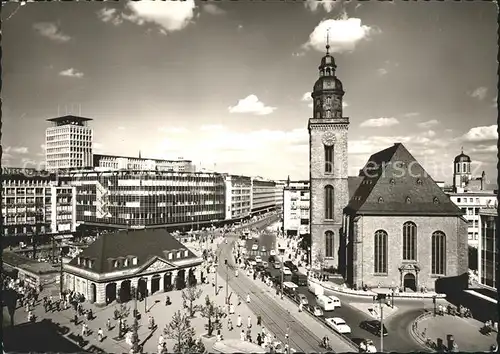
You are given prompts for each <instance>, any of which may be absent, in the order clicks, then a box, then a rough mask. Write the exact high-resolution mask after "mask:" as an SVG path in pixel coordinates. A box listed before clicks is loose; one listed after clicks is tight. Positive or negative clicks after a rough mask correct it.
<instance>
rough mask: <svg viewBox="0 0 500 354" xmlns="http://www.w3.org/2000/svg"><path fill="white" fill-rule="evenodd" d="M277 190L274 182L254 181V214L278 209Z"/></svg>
mask: <svg viewBox="0 0 500 354" xmlns="http://www.w3.org/2000/svg"><path fill="white" fill-rule="evenodd" d="M275 189H276V183H275V182H274V181H264V180H260V179H253V180H252V213H256V212H260V211H265V210H271V209H275V208H276V197H275V193H276V192H275Z"/></svg>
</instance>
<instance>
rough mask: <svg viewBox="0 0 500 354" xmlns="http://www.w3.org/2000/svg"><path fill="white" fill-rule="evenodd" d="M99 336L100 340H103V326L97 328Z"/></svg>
mask: <svg viewBox="0 0 500 354" xmlns="http://www.w3.org/2000/svg"><path fill="white" fill-rule="evenodd" d="M97 338H98V339H99V342H102V339H103V338H104V332H103V331H102V328H101V327H99V329H98V330H97Z"/></svg>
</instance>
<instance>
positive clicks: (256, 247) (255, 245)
mask: <svg viewBox="0 0 500 354" xmlns="http://www.w3.org/2000/svg"><path fill="white" fill-rule="evenodd" d="M258 250H259V245H258V244H256V243H254V244H253V245H252V251H258Z"/></svg>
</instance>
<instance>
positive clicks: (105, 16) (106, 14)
mask: <svg viewBox="0 0 500 354" xmlns="http://www.w3.org/2000/svg"><path fill="white" fill-rule="evenodd" d="M97 17H98V18H99V19H100V20H101V21H103V22H107V23H112V24H113V25H115V26H118V25H119V24H121V23H122V22H123V19H122V17H121V15H120V14H119V13H118V11H117V10H116V9H109V8H106V7H105V8H103V9H101V10H99V11H98V12H97Z"/></svg>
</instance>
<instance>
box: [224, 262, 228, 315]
mask: <svg viewBox="0 0 500 354" xmlns="http://www.w3.org/2000/svg"><path fill="white" fill-rule="evenodd" d="M224 262H225V263H226V305H229V263H228V262H227V258H226V259H225V260H224Z"/></svg>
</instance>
